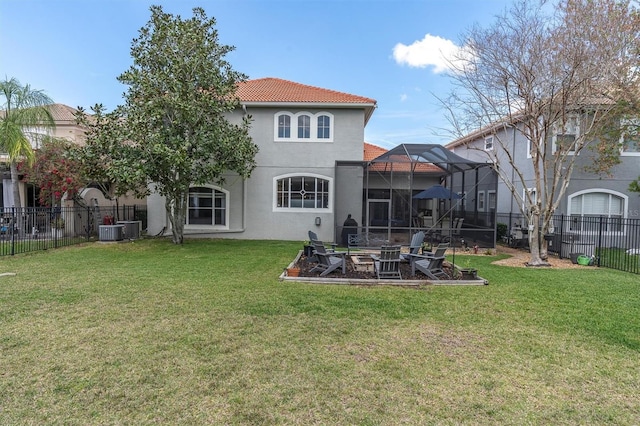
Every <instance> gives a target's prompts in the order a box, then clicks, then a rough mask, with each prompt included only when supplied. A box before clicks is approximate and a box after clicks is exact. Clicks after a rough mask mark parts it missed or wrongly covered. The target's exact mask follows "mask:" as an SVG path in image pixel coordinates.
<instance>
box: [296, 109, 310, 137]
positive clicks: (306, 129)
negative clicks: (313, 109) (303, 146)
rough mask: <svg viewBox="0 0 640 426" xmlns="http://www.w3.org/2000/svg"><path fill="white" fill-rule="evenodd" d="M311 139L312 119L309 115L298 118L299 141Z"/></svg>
mask: <svg viewBox="0 0 640 426" xmlns="http://www.w3.org/2000/svg"><path fill="white" fill-rule="evenodd" d="M310 137H311V117H309V116H308V115H300V116H298V139H309V138H310Z"/></svg>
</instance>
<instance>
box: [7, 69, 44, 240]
mask: <svg viewBox="0 0 640 426" xmlns="http://www.w3.org/2000/svg"><path fill="white" fill-rule="evenodd" d="M0 96H4V100H5V103H4V104H3V105H2V107H3V108H2V109H3V111H0V151H2V152H6V153H7V154H8V157H9V166H10V168H11V186H12V190H13V205H14V207H16V208H17V210H18V211H20V209H21V207H22V202H21V200H20V186H19V183H20V177H19V173H18V164H19V163H20V161H22V160H25V161H26V162H27V164H28V165H31V164H33V160H34V158H35V155H34V153H33V148H32V147H31V142H30V140H29V138H31V139H34V138H36V137H38V133H37V130H38V129H43V128H53V127H55V122H54V120H53V116H52V115H51V111H49V109H48V108H47V105H50V104H52V103H53V101H52V100H51V98H50V97H49V96H47V95H46V94H44V92H43V91H41V90H32V89H31V86H29V85H28V84H27V85H25V86H22V85H21V84H20V82H19V81H18V80H16V79H15V78H12V79H10V80H5V81H2V82H0ZM40 136H41V135H40ZM21 224H22V221H21V220H19V221H18V232H22V226H21Z"/></svg>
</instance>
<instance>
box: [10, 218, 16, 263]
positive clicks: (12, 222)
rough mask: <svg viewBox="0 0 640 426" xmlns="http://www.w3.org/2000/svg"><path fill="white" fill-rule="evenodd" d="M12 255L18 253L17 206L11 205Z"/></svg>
mask: <svg viewBox="0 0 640 426" xmlns="http://www.w3.org/2000/svg"><path fill="white" fill-rule="evenodd" d="M9 226H11V256H13V255H15V254H16V232H15V229H16V208H15V207H11V223H10V224H9Z"/></svg>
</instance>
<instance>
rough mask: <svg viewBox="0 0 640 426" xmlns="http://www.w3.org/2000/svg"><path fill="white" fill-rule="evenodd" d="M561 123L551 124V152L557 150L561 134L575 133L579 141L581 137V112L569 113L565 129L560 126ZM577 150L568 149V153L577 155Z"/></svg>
mask: <svg viewBox="0 0 640 426" xmlns="http://www.w3.org/2000/svg"><path fill="white" fill-rule="evenodd" d="M559 127H560V125H559V123H558V122H556V123H554V124H553V125H552V126H551V131H552V136H551V152H556V150H557V144H556V141H557V140H558V136H559V135H562V136H564V135H574V136H575V140H576V141H577V140H578V138H579V137H580V115H579V114H567V123H565V126H564V129H560V128H559ZM575 153H576V152H575V151H567V154H568V155H575Z"/></svg>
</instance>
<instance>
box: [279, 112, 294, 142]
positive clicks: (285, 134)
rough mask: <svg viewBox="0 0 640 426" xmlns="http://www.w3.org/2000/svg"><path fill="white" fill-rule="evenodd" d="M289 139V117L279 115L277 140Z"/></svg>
mask: <svg viewBox="0 0 640 426" xmlns="http://www.w3.org/2000/svg"><path fill="white" fill-rule="evenodd" d="M290 137H291V116H289V115H285V114H281V115H279V116H278V138H290Z"/></svg>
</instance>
